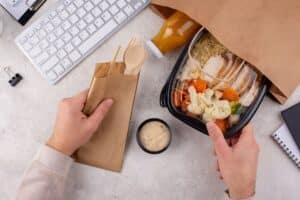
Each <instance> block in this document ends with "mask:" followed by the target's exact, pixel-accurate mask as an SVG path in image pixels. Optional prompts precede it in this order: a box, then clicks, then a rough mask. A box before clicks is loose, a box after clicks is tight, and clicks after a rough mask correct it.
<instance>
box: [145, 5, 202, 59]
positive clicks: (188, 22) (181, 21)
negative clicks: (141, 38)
mask: <svg viewBox="0 0 300 200" xmlns="http://www.w3.org/2000/svg"><path fill="white" fill-rule="evenodd" d="M200 27H201V26H200V25H199V24H198V23H197V22H195V21H194V20H192V19H191V18H189V17H188V16H187V15H185V14H183V13H182V12H179V11H176V12H175V13H174V14H172V15H171V16H170V17H169V18H168V19H167V20H166V21H165V23H164V24H163V26H162V27H161V29H160V31H159V32H158V33H157V35H156V36H155V37H154V38H152V39H151V40H149V41H147V45H148V47H149V48H150V49H151V50H152V52H153V53H154V54H155V55H156V56H157V57H158V58H162V57H163V54H165V53H167V52H169V51H171V50H174V49H176V48H178V47H181V46H183V45H184V44H185V43H186V42H188V41H189V40H190V39H191V38H192V37H193V36H194V35H195V33H196V32H197V31H198V29H199V28H200Z"/></svg>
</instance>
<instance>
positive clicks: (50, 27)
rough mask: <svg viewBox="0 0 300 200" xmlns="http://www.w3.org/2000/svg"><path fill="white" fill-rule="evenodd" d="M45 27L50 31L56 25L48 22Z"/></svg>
mask: <svg viewBox="0 0 300 200" xmlns="http://www.w3.org/2000/svg"><path fill="white" fill-rule="evenodd" d="M45 28H46V30H47V32H48V33H50V32H51V31H53V29H54V26H53V25H52V24H50V23H48V24H47V25H46V27H45Z"/></svg>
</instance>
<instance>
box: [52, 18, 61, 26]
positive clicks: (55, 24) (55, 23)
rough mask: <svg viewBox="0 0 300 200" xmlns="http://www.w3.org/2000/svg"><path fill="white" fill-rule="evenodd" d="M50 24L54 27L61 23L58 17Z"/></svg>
mask: <svg viewBox="0 0 300 200" xmlns="http://www.w3.org/2000/svg"><path fill="white" fill-rule="evenodd" d="M52 23H53V25H54V26H58V25H59V24H60V23H61V20H60V19H59V18H58V17H55V18H54V19H53V20H52Z"/></svg>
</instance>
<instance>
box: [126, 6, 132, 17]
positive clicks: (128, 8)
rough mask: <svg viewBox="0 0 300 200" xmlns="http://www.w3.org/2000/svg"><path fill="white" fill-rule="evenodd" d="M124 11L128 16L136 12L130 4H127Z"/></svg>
mask: <svg viewBox="0 0 300 200" xmlns="http://www.w3.org/2000/svg"><path fill="white" fill-rule="evenodd" d="M124 11H125V13H126V14H127V15H128V16H130V15H131V14H132V13H133V12H134V10H133V8H132V7H131V6H130V5H128V6H126V7H125V8H124Z"/></svg>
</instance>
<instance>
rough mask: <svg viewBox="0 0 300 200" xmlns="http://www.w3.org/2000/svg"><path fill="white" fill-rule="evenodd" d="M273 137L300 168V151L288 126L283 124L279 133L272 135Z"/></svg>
mask: <svg viewBox="0 0 300 200" xmlns="http://www.w3.org/2000/svg"><path fill="white" fill-rule="evenodd" d="M272 137H273V138H274V139H275V140H276V142H277V143H278V144H279V145H280V146H281V148H282V149H283V150H284V151H285V152H286V153H287V155H288V156H289V157H290V158H291V159H292V160H293V161H294V162H295V163H296V165H297V166H298V167H300V151H299V149H298V147H297V145H296V142H295V141H294V139H293V137H292V135H291V133H290V132H289V130H288V128H287V126H286V124H283V125H282V126H281V127H280V128H279V129H278V130H277V131H275V132H274V133H273V134H272Z"/></svg>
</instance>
